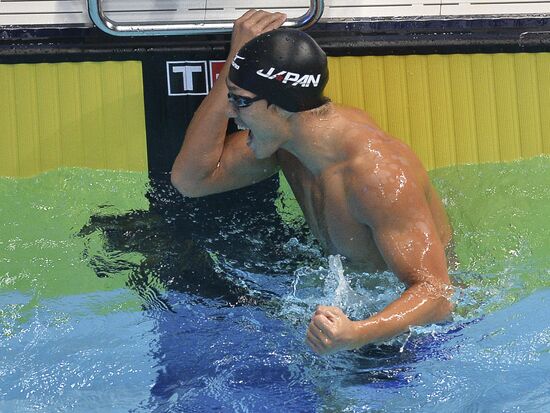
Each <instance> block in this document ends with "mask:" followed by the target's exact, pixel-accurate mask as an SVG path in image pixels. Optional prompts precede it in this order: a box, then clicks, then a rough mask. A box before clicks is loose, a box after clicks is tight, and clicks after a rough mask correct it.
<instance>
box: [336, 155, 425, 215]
mask: <svg viewBox="0 0 550 413" xmlns="http://www.w3.org/2000/svg"><path fill="white" fill-rule="evenodd" d="M375 152H377V153H375V154H372V153H370V154H367V155H365V156H358V157H356V158H354V159H353V160H352V161H351V162H350V163H349V164H348V168H347V170H346V173H345V185H346V188H347V193H348V201H349V203H350V208H351V210H352V211H353V213H354V215H355V216H356V218H357V219H358V220H360V221H362V222H364V223H366V224H374V222H377V221H379V220H381V219H387V218H388V217H390V216H391V217H393V218H398V217H400V216H405V215H406V216H409V215H411V214H414V213H415V209H416V210H417V211H419V210H421V209H424V207H425V204H426V191H425V182H424V174H423V173H422V170H418V167H417V165H414V162H413V160H411V161H409V160H408V159H407V157H398V156H396V154H394V153H384V150H383V148H382V150H380V151H376V150H375ZM388 152H391V151H388Z"/></svg>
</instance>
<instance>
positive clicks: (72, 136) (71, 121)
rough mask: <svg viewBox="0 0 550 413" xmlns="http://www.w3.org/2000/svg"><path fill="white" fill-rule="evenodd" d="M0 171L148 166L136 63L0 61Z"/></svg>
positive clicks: (140, 168)
mask: <svg viewBox="0 0 550 413" xmlns="http://www.w3.org/2000/svg"><path fill="white" fill-rule="evenodd" d="M0 102H1V103H0V112H1V113H0V124H1V125H2V129H3V130H5V131H6V132H5V133H2V135H0V145H1V147H2V148H7V149H6V150H3V151H1V152H0V175H2V176H31V175H35V174H38V173H40V172H42V171H45V170H49V169H53V168H58V167H61V166H79V167H90V168H105V169H122V170H135V171H145V170H147V145H146V138H145V114H144V102H143V86H142V78H141V64H140V63H139V62H84V63H57V64H16V65H0Z"/></svg>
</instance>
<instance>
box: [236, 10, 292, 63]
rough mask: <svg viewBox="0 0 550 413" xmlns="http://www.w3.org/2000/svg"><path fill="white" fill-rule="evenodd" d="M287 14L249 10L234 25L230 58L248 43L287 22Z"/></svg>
mask: <svg viewBox="0 0 550 413" xmlns="http://www.w3.org/2000/svg"><path fill="white" fill-rule="evenodd" d="M285 20H286V14H284V13H269V12H267V11H263V10H248V11H247V12H246V13H245V14H243V15H242V16H241V17H239V18H238V19H237V20H236V21H235V24H234V25H233V34H232V36H231V53H230V56H231V57H232V56H234V55H235V54H237V52H238V51H239V49H240V48H241V47H243V46H244V45H245V44H246V43H247V42H248V41H250V40H252V39H253V38H254V37H256V36H259V35H260V34H262V33H265V32H268V31H271V30H275V29H277V28H279V27H281V25H282V24H283V23H284V22H285Z"/></svg>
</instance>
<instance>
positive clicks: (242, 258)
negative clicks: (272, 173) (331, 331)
mask: <svg viewBox="0 0 550 413" xmlns="http://www.w3.org/2000/svg"><path fill="white" fill-rule="evenodd" d="M430 176H431V178H432V181H433V182H434V184H435V186H436V187H437V189H438V190H439V192H440V194H441V197H442V199H443V200H444V203H445V205H446V207H447V210H448V213H449V216H450V218H451V222H452V225H453V227H454V242H455V248H456V254H457V256H458V260H459V266H458V268H457V269H455V270H452V277H453V279H454V281H455V283H456V285H457V289H456V290H457V294H456V303H457V307H456V308H457V309H456V316H455V320H454V321H453V322H452V323H451V325H450V326H447V327H446V329H447V330H446V332H444V333H443V336H442V338H441V339H436V341H435V343H434V342H431V341H430V340H426V339H425V336H426V333H423V332H421V333H420V335H419V337H417V339H414V337H413V338H411V339H410V340H409V342H410V341H411V340H412V344H411V345H410V349H409V348H408V347H405V344H403V343H400V344H399V346H398V348H397V349H395V348H394V347H391V346H390V347H388V348H389V350H388V349H386V350H384V349H382V350H380V349H374V350H373V349H370V350H368V351H367V352H366V353H361V352H359V353H349V354H340V355H338V356H337V357H336V358H333V359H330V358H329V359H326V360H325V359H320V358H316V356H314V355H313V354H312V353H311V352H310V351H309V350H308V349H307V348H306V347H305V346H304V344H303V332H304V331H305V328H306V326H307V320H308V317H309V316H310V315H311V312H312V311H313V308H314V305H315V304H317V303H322V302H324V301H323V300H326V299H327V297H326V296H323V294H324V292H323V291H322V290H323V288H318V287H319V280H320V279H323V277H325V278H326V277H327V269H326V267H328V266H327V265H326V262H325V261H323V258H321V253H320V251H319V250H318V247H317V246H316V245H315V244H314V243H309V242H308V241H307V239H308V237H307V230H305V234H306V236H303V235H304V223H303V219H302V218H301V215H300V212H299V208H298V206H297V204H296V202H295V200H294V199H293V198H292V196H291V194H290V193H289V191H288V187H287V186H286V183H285V182H284V180H283V181H282V182H281V191H280V194H279V197H278V199H276V201H275V203H276V207H277V208H276V211H278V212H274V215H271V216H267V215H266V217H265V218H264V215H263V214H258V216H254V217H251V216H250V215H247V214H241V215H238V214H237V215H224V214H223V213H222V214H217V215H216V214H214V215H213V216H208V218H197V217H201V215H200V214H199V210H200V208H201V205H203V206H204V204H185V205H187V208H189V209H188V210H187V209H185V208H183V207H181V210H179V211H177V213H176V214H175V215H174V216H172V215H170V214H165V213H164V212H163V210H164V209H165V207H166V209H170V208H171V209H172V210H173V209H174V205H176V209H178V208H180V206H179V204H178V203H177V202H176V203H174V202H173V201H172V200H173V199H174V197H175V198H177V197H178V196H177V195H176V194H175V193H173V192H172V193H166V194H162V195H161V196H158V197H156V198H154V197H153V198H154V199H156V201H155V202H156V204H155V208H153V207H152V204H151V202H152V201H151V199H152V198H151V196H150V192H151V190H152V188H153V187H155V185H152V181H150V180H149V177H148V176H147V175H146V174H144V173H127V172H112V171H93V170H86V169H60V170H56V171H51V172H48V173H44V174H41V175H40V176H37V177H33V178H28V179H11V178H0V194H2V195H1V198H0V199H1V200H0V360H3V363H4V368H3V369H1V370H0V411H4V410H6V411H14V412H17V411H75V412H78V411H83V412H84V411H86V412H87V411H91V410H90V409H92V410H93V409H94V408H97V409H100V410H101V411H113V412H115V411H129V409H130V411H133V412H142V411H143V412H146V411H158V412H164V411H167V412H168V411H169V412H176V411H182V412H188V411H195V410H193V409H203V410H204V409H205V410H204V411H208V409H209V408H211V409H212V410H220V409H221V410H222V411H237V410H239V409H240V410H239V411H247V409H248V410H250V411H260V410H261V409H265V408H266V406H275V405H277V406H280V407H281V411H289V412H290V411H344V410H345V411H372V409H375V411H405V410H403V409H405V407H406V408H409V409H413V410H411V411H440V410H439V409H441V408H448V407H449V406H450V407H451V410H449V411H474V410H475V409H476V408H477V407H475V406H478V405H477V404H475V403H484V404H483V406H484V408H489V409H490V406H494V408H495V409H496V410H494V411H504V410H502V406H520V405H521V406H535V407H533V411H540V409H539V410H537V409H538V408H537V407H536V406H542V405H545V396H544V389H543V388H539V389H538V390H537V391H538V392H541V393H540V395H539V393H536V394H535V393H534V394H533V395H531V396H525V397H524V396H523V395H522V394H523V393H525V392H527V391H528V390H526V389H527V388H528V387H532V386H534V385H535V384H536V383H540V382H541V380H540V379H539V378H538V377H541V376H542V375H543V373H542V371H541V369H542V368H543V367H544V366H546V365H548V363H549V362H550V360H548V357H547V354H549V350H548V349H549V348H550V347H549V346H550V342H549V340H548V337H550V335H549V334H550V332H549V331H548V329H546V325H547V324H546V321H545V319H544V318H543V315H544V314H545V310H546V309H545V308H544V309H541V310H540V311H542V312H539V310H538V308H539V306H540V305H541V303H544V302H546V301H547V299H548V297H547V296H548V294H547V290H546V289H547V288H548V287H550V270H549V269H550V254H548V246H549V245H550V242H549V236H548V234H550V220H548V217H549V216H550V158H549V157H545V156H541V157H537V158H533V159H530V160H524V161H517V162H510V163H501V164H485V165H466V166H459V167H449V168H444V169H439V170H435V171H432V172H430ZM163 179H164V181H166V182H165V186H166V187H168V183H167V179H166V177H164V178H163ZM274 211H275V209H274ZM176 215H177V216H176ZM188 216H189V217H191V218H189V221H193V225H194V227H193V228H195V227H196V228H200V227H203V226H205V227H206V226H209V228H210V229H208V230H205V231H203V232H201V231H195V232H193V231H194V230H192V229H189V228H191V227H189V226H183V227H178V226H177V225H175V224H174V221H177V219H181V218H183V220H186V219H187V218H186V217H188ZM174 217H175V218H174ZM178 217H179V218H178ZM236 217H237V218H239V219H240V221H239V220H238V219H237V220H236ZM274 217H275V218H274ZM201 219H202V220H203V221H201ZM274 219H275V220H276V221H278V223H274V222H273V220H274ZM262 220H263V221H262ZM226 221H231V222H229V223H227V222H226ZM251 221H254V223H255V224H254V225H256V226H255V227H254V229H253V230H250V229H249V230H248V231H247V230H243V228H242V227H243V226H247V225H250V222H251ZM218 228H220V229H219V230H218ZM186 231H188V233H185V232H186ZM209 231H210V232H209ZM182 232H183V233H182ZM218 232H219V233H218ZM278 232H281V233H283V234H282V235H279V236H273V234H276V233H278ZM197 234H207V235H204V237H205V238H207V239H196V238H197V236H198V235H197ZM301 236H302V237H301ZM300 237H301V238H300ZM298 238H299V240H297V239H298ZM193 239H195V240H194V241H193ZM190 240H191V241H190ZM273 240H275V241H273ZM304 240H306V241H304ZM250 251H252V252H250ZM262 251H267V253H266V254H263V253H262ZM271 251H273V254H274V255H277V258H276V259H275V258H270V257H271V255H270V254H271ZM275 253H276V254H275ZM304 256H306V258H305V259H304ZM308 257H309V258H308ZM312 257H313V258H312ZM319 263H320V265H321V266H325V268H324V269H321V270H317V269H316V267H315V266H316V265H319ZM329 272H330V271H329ZM182 274H184V275H185V276H186V277H188V278H186V279H185V280H184V282H183V283H180V284H178V277H180V275H182ZM346 276H348V277H349V279H350V280H351V282H350V285H352V286H353V287H354V288H355V289H356V293H358V294H359V295H360V296H362V297H367V298H365V300H366V301H367V302H368V301H369V300H370V298H369V297H371V296H374V295H375V294H374V295H373V294H371V292H370V291H368V288H370V287H368V286H365V285H361V284H360V283H359V282H358V283H354V282H355V281H360V280H361V279H363V278H365V277H367V276H368V274H346ZM382 276H385V275H382ZM297 280H300V282H299V283H298V281H297ZM382 282H384V281H383V280H382ZM220 283H222V284H221V287H220ZM223 283H226V284H223ZM190 284H191V285H190ZM327 285H328V284H327ZM211 287H212V288H214V287H219V288H218V289H217V290H216V289H215V288H214V289H212V288H211ZM321 287H323V286H321ZM384 287H385V288H389V289H390V290H392V291H390V292H391V294H394V295H395V294H397V293H398V291H399V288H402V287H401V286H400V285H398V284H397V283H396V282H395V281H392V282H389V283H386V284H384ZM229 290H231V291H233V292H235V294H236V297H237V300H236V301H230V300H229V299H228V300H227V301H224V299H223V297H222V298H220V296H222V295H223V294H225V292H227V291H229ZM536 292H539V293H538V294H536ZM369 294H370V295H369ZM383 294H384V293H382V295H383ZM151 297H152V298H151ZM243 297H244V298H243ZM160 298H161V299H162V300H160ZM545 300H546V301H545ZM371 301H372V302H374V301H376V300H371ZM382 301H383V300H382ZM151 303H153V304H151ZM157 303H165V305H164V306H160V305H157ZM256 303H257V304H256ZM515 305H516V306H517V305H519V307H514V306H515ZM515 308H519V310H517V311H516V310H514V309H515ZM509 311H512V312H513V315H509ZM537 314H538V315H540V317H539V318H541V317H542V318H541V320H539V321H538V324H537V323H536V322H533V323H532V324H533V325H531V324H530V323H529V320H530V319H533V317H534V316H535V315H537ZM518 317H519V318H518ZM524 319H525V320H527V321H521V325H519V324H518V325H517V326H515V325H513V323H514V322H516V321H514V320H524ZM473 320H478V321H473ZM479 320H482V321H479ZM472 322H474V324H473V325H472V324H471V323H472ZM475 323H478V324H475ZM464 325H466V327H464ZM456 329H462V330H461V333H460V334H458V335H456V336H453V335H452V333H449V331H455V330H456ZM434 331H435V330H434ZM436 333H437V331H436ZM430 334H431V333H430ZM430 334H428V338H429V337H431V336H430ZM449 334H450V335H449ZM413 336H414V335H413ZM436 336H437V334H436ZM487 337H488V338H487ZM407 340H408V339H407ZM415 340H416V341H415ZM438 340H440V341H438ZM446 340H447V341H448V340H450V341H448V344H445V343H447V341H446ZM457 340H463V341H464V340H465V341H464V342H458V343H456V341H457ZM498 340H501V341H502V343H500V342H498ZM506 340H508V341H506ZM251 343H253V344H251ZM415 343H416V344H415ZM418 343H420V344H418ZM480 346H481V347H483V352H481V353H480V352H479V348H480ZM403 349H405V350H403ZM411 349H412V350H411ZM457 349H462V350H460V351H459V350H457ZM504 350H506V351H508V353H509V354H508V353H506V352H505V351H504ZM418 353H420V354H421V356H419V355H418ZM481 356H483V357H481ZM476 357H477V358H476ZM518 357H519V358H518ZM522 357H523V358H524V359H525V360H524V359H522ZM478 359H479V360H478ZM520 359H521V360H523V361H521V363H522V364H521V365H518V366H516V365H515V364H514V363H515V362H514V360H520ZM451 360H454V361H452V362H451ZM476 360H477V361H476ZM468 363H474V368H471V367H468ZM541 363H542V364H541ZM544 363H546V364H544ZM490 365H492V366H496V367H497V368H501V367H499V366H502V369H503V370H501V372H500V376H499V378H500V379H501V381H504V382H505V383H504V384H503V386H504V387H503V388H505V387H507V386H512V387H513V386H515V387H516V388H518V392H519V393H518V394H519V396H517V399H513V400H511V401H510V400H507V399H506V398H507V397H512V396H511V395H513V394H515V393H514V392H509V393H506V394H505V395H498V394H496V393H494V389H493V387H492V386H493V384H492V382H493V380H494V379H493V377H494V372H493V371H492V370H491V369H489V368H488V367H487V366H490ZM224 366H225V367H224ZM450 366H452V368H451V367H450ZM510 366H512V367H510ZM541 366H542V367H541ZM218 367H219V369H218ZM486 367H487V368H486ZM544 368H545V367H544ZM246 369H248V370H246ZM447 369H450V370H448V371H447ZM514 369H515V370H514ZM243 371H245V372H246V373H243ZM343 372H346V373H343ZM506 372H508V373H506ZM518 374H520V375H521V374H524V375H528V376H529V377H532V378H531V379H529V380H527V381H520V380H517V381H516V380H515V379H512V378H516V377H518ZM544 374H545V373H544ZM526 377H527V376H526ZM243 382H245V383H246V385H245V386H244V387H242V386H241V385H239V383H243ZM472 383H475V385H473V384H472ZM522 383H524V384H522ZM90 386H92V388H93V389H94V390H93V392H90ZM522 386H523V387H522ZM394 388H395V389H397V390H395V391H394V390H392V389H394ZM456 389H460V390H456ZM84 390H86V391H87V392H84ZM455 390H456V391H455ZM522 392H523V393H522ZM492 394H496V395H495V397H492V396H491V395H492ZM525 394H527V393H525ZM230 395H231V396H230ZM464 395H469V396H468V397H470V396H471V400H473V401H471V402H470V401H468V400H470V399H469V398H468V397H464ZM514 397H515V396H514ZM520 399H521V400H520ZM412 400H414V402H413V401H412ZM503 400H505V401H506V400H507V401H506V403H508V404H506V405H505V404H503V403H504V401H503ZM518 400H519V401H518ZM205 403H206V404H205ZM411 403H413V404H414V406H421V407H414V406H413V405H412V404H411ZM468 403H470V404H468ZM472 403H473V404H472ZM518 403H519V404H518ZM75 406H76V407H75ZM109 406H110V407H109ZM113 406H116V408H115V407H113ZM132 406H133V407H132ZM204 406H210V407H208V408H207V407H204ZM235 406H237V407H235ZM365 406H366V407H365ZM388 406H389V407H388ZM392 406H393V407H392ZM411 406H413V407H411ZM472 406H474V407H472ZM453 408H454V409H455V410H452V409H453ZM470 408H471V409H474V410H468V409H470ZM506 408H508V407H506ZM224 409H225V410H224ZM258 409H260V410H258ZM300 409H302V410H300ZM331 409H332V410H331ZM346 409H347V410H346ZM369 409H371V410H369ZM386 409H389V410H386ZM392 409H393V410H392ZM430 409H431V410H430ZM464 409H466V410H464ZM498 409H500V410H498ZM98 411H99V410H98ZM197 411H198V410H197ZM487 411H490V410H487ZM506 411H507V410H506ZM525 411H529V409H527V410H525Z"/></svg>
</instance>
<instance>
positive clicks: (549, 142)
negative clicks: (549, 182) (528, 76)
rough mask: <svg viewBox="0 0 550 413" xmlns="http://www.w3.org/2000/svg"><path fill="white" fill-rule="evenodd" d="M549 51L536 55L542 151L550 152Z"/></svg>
mask: <svg viewBox="0 0 550 413" xmlns="http://www.w3.org/2000/svg"><path fill="white" fill-rule="evenodd" d="M549 55H550V54H549V53H540V54H537V55H536V65H537V80H538V85H539V86H538V91H539V114H540V115H539V119H540V122H541V128H540V133H541V141H542V152H543V153H550V58H549Z"/></svg>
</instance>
